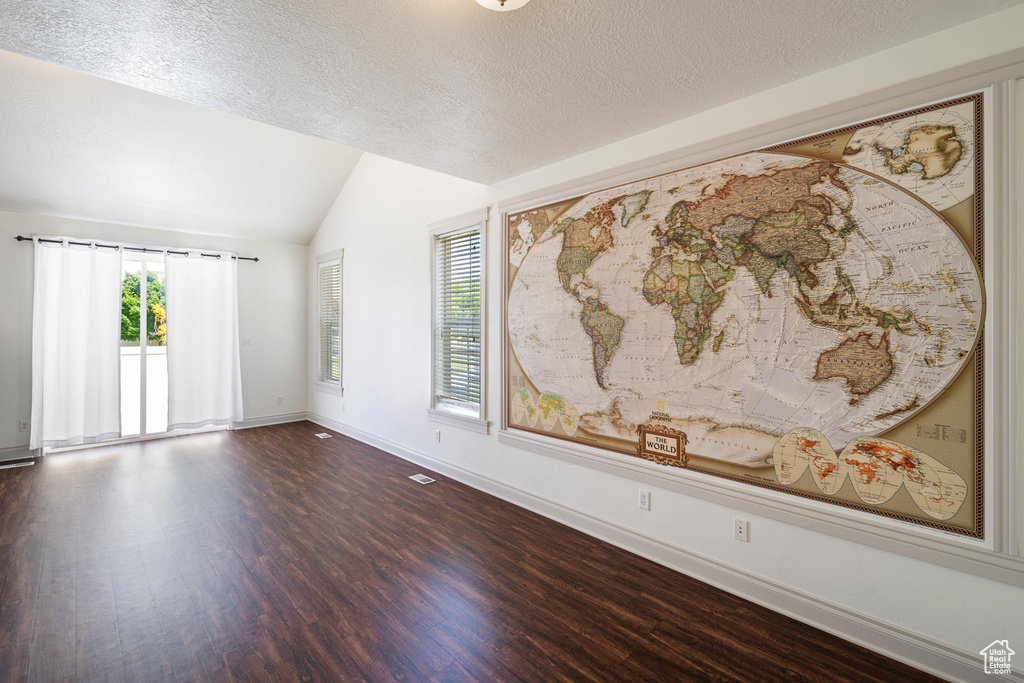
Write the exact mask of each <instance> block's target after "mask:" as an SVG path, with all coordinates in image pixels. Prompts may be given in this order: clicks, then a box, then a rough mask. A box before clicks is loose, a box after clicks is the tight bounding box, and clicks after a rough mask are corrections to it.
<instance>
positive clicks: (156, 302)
mask: <svg viewBox="0 0 1024 683" xmlns="http://www.w3.org/2000/svg"><path fill="white" fill-rule="evenodd" d="M146 304H147V306H148V308H149V314H148V315H147V316H146V327H147V328H148V329H147V339H148V341H147V343H148V344H149V345H150V346H166V345H167V313H166V306H167V295H166V293H165V291H164V283H163V282H162V281H160V280H159V279H157V277H156V275H154V274H153V273H147V274H146ZM139 305H140V301H139V275H138V273H125V274H124V280H123V281H122V283H121V341H122V342H138V341H139V337H140V335H139V332H140V331H139V326H140V324H141V316H140V315H139Z"/></svg>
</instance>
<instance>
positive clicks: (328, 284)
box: [317, 260, 341, 386]
mask: <svg viewBox="0 0 1024 683" xmlns="http://www.w3.org/2000/svg"><path fill="white" fill-rule="evenodd" d="M319 275H320V277H319V280H320V283H319V287H320V297H319V299H320V372H319V375H318V377H317V379H318V380H319V381H320V382H323V383H325V384H335V385H339V386H340V385H341V261H340V260H335V261H326V262H324V263H321V264H320V269H319Z"/></svg>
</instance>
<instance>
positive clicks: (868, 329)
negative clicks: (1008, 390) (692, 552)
mask: <svg viewBox="0 0 1024 683" xmlns="http://www.w3.org/2000/svg"><path fill="white" fill-rule="evenodd" d="M982 104H983V102H982V96H981V95H980V94H978V95H973V96H969V97H963V98H959V99H958V100H953V101H950V102H944V103H940V104H936V105H930V106H928V107H922V108H919V109H917V110H914V111H910V112H904V113H899V114H894V115H892V116H888V117H885V118H882V119H879V120H877V121H869V122H865V123H862V124H858V125H856V126H851V127H849V128H846V129H841V130H837V131H831V132H829V133H824V134H821V135H816V136H814V137H812V138H808V139H805V140H797V141H794V142H790V143H786V144H784V145H779V146H776V147H772V148H769V149H762V150H756V151H752V152H749V153H745V154H739V155H736V156H731V157H728V158H724V159H720V160H717V161H712V162H709V163H704V164H701V165H698V166H693V167H690V168H685V169H681V170H678V171H674V172H670V173H665V174H662V175H658V176H655V177H651V178H643V179H638V180H636V181H634V182H630V183H626V184H622V185H618V186H616V187H611V188H607V189H603V190H598V191H595V192H591V193H589V194H586V195H584V196H579V197H572V198H568V199H566V200H563V201H559V202H556V203H554V204H549V205H545V206H540V207H536V208H531V209H526V210H522V211H518V212H516V213H513V214H509V215H507V216H506V226H505V228H506V238H507V239H506V258H507V264H506V272H507V275H508V277H507V279H506V282H505V286H506V290H505V297H506V299H505V310H506V316H505V323H506V324H505V330H506V340H505V343H506V344H507V348H506V358H507V362H506V368H505V387H506V400H507V402H508V403H507V406H506V407H507V410H506V415H507V427H508V428H509V429H517V430H523V431H528V432H535V433H538V434H542V435H545V436H551V437H557V438H561V439H568V440H571V441H575V442H578V443H581V444H586V445H590V446H596V447H598V448H602V449H605V450H609V451H615V452H618V453H622V454H628V455H637V434H638V428H639V427H641V426H652V425H654V426H660V427H663V428H668V429H671V430H675V431H676V432H682V433H685V435H686V444H687V445H686V454H687V456H688V462H687V464H685V465H683V466H685V467H687V468H688V469H692V470H696V471H699V472H702V473H705V474H710V475H717V476H724V477H728V478H731V479H734V480H739V481H744V482H747V483H750V484H753V485H758V486H765V487H769V488H773V489H775V490H779V491H785V492H787V493H793V494H795V495H800V496H804V497H810V498H815V499H818V500H824V501H826V502H834V503H837V504H840V505H844V506H846V507H853V508H857V509H862V510H866V511H870V512H879V513H881V514H886V515H887V516H890V517H895V518H898V519H902V520H905V521H913V522H919V523H923V524H925V525H927V526H932V527H936V528H941V529H943V530H947V531H954V532H957V533H962V534H966V535H972V536H979V535H981V533H982V519H981V507H982V506H981V504H980V501H981V497H980V496H981V482H982V480H983V478H982V477H981V470H980V468H981V466H982V458H981V457H980V449H981V444H980V442H979V441H978V440H977V438H976V436H977V434H978V432H979V430H978V425H979V424H980V420H981V410H982V406H981V405H980V404H979V403H978V400H977V395H978V392H977V389H978V386H979V384H980V381H981V378H982V373H981V370H982V362H983V361H982V358H981V357H980V353H979V341H980V338H981V334H982V327H983V321H984V313H985V309H984V300H985V295H984V283H983V279H982V272H983V271H982V268H981V265H982V264H981V239H980V238H981V235H982V232H983V231H982V225H981V212H980V210H979V207H980V193H981V189H982V182H981V176H980V173H979V172H978V169H979V168H980V155H979V151H980V150H981V148H982V145H981V141H982V139H981V130H980V121H981V118H980V113H981V107H982ZM663 464H665V463H663Z"/></svg>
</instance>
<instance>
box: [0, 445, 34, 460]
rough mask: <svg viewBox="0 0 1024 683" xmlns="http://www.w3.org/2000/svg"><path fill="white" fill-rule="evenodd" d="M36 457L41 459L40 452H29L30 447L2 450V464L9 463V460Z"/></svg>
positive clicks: (0, 453)
mask: <svg viewBox="0 0 1024 683" xmlns="http://www.w3.org/2000/svg"><path fill="white" fill-rule="evenodd" d="M36 457H39V453H38V451H33V450H29V447H28V446H14V447H12V448H0V462H7V461H9V460H24V459H25V458H36Z"/></svg>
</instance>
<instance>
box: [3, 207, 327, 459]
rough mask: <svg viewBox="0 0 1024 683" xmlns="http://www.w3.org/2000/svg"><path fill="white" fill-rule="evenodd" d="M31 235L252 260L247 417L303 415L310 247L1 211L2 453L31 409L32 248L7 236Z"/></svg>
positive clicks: (243, 287) (242, 279)
mask: <svg viewBox="0 0 1024 683" xmlns="http://www.w3.org/2000/svg"><path fill="white" fill-rule="evenodd" d="M32 234H40V235H43V234H50V235H66V236H70V237H84V238H92V239H97V240H114V241H119V242H129V243H136V244H152V245H158V246H169V247H195V248H199V249H219V250H224V251H232V252H235V253H237V254H238V255H239V256H258V257H259V259H260V261H259V263H251V262H248V261H242V262H239V265H238V304H239V328H240V332H241V336H242V337H243V338H244V337H248V338H250V339H251V340H252V346H245V347H242V350H241V356H242V392H243V398H242V400H243V407H244V410H245V418H246V419H251V418H257V417H264V416H272V415H281V414H287V413H296V412H303V411H305V410H306V365H307V362H306V348H307V344H306V335H307V331H308V329H307V325H306V323H307V320H306V310H305V301H306V299H307V296H308V294H307V279H308V278H307V275H308V273H307V269H308V260H309V259H308V253H309V252H308V247H306V246H304V245H295V244H282V243H277V242H264V241H257V240H245V239H234V238H227V237H211V236H209V235H192V234H187V233H177V232H169V231H165V230H150V229H145V228H136V227H132V226H125V225H112V224H109V223H93V222H89V221H80V220H75V219H71V218H54V217H52V216H41V215H35V214H25V213H12V212H8V211H0V450H2V449H7V448H14V447H18V446H25V445H27V444H28V433H19V432H18V421H19V420H28V419H29V414H30V410H31V403H30V402H31V373H30V368H31V362H30V360H29V359H31V357H32V264H33V253H32V252H33V247H32V246H31V245H30V244H27V243H19V242H16V241H15V240H14V239H13V238H14V236H15V235H25V236H29V235H32ZM278 396H281V397H282V398H283V402H282V403H281V404H278V403H277V397H278Z"/></svg>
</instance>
